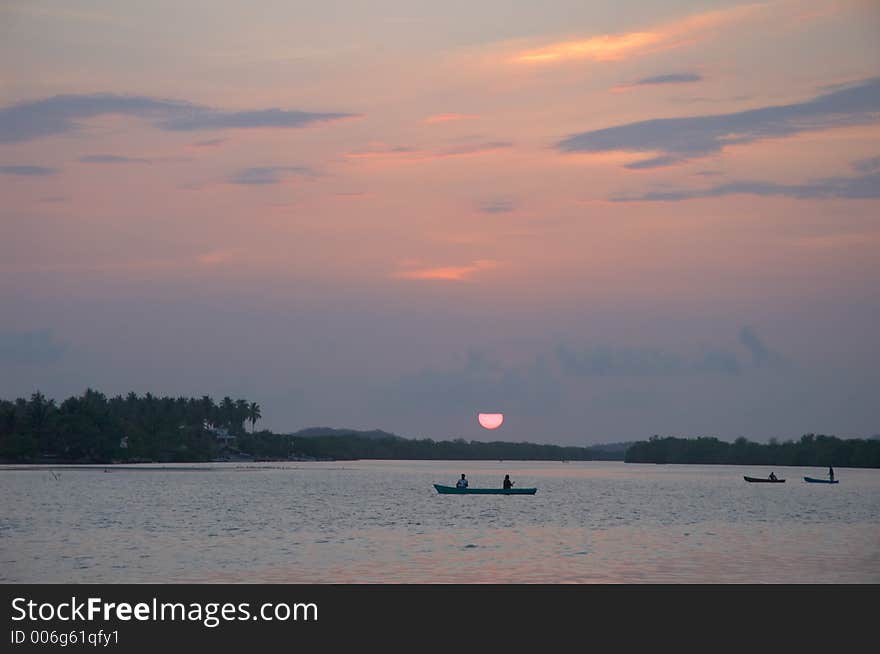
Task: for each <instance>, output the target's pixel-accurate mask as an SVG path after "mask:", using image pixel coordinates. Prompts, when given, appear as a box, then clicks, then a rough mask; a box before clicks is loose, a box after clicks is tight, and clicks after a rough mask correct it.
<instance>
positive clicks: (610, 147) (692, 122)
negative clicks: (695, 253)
mask: <svg viewBox="0 0 880 654" xmlns="http://www.w3.org/2000/svg"><path fill="white" fill-rule="evenodd" d="M878 112H880V77H875V78H872V79H869V80H865V81H863V82H861V83H859V84H856V85H854V86H849V87H847V88H843V89H838V90H835V91H832V92H830V93H826V94H824V95H820V96H817V97H815V98H813V99H811V100H806V101H804V102H796V103H792V104H787V105H777V106H770V107H762V108H759V109H751V110H748V111H738V112H734V113H729V114H717V115H704V116H688V117H684V118H659V119H653V120H644V121H639V122H635V123H627V124H624V125H618V126H616V127H607V128H604V129H598V130H592V131H589V132H581V133H578V134H573V135H571V136H569V137H567V138H565V139H563V140H561V141H559V142H558V143H556V148H557V149H558V150H560V151H561V152H651V153H660V155H659V156H658V157H655V159H654V160H653V161H655V162H656V161H657V160H658V159H662V158H663V157H668V158H669V162H670V163H671V162H673V161H680V160H686V159H690V158H694V157H700V156H705V155H708V154H712V153H715V152H720V151H721V150H723V149H724V148H725V147H726V146H728V145H733V144H742V143H751V142H754V141H760V140H763V139H768V138H778V137H783V136H791V135H794V134H798V133H801V132H807V131H817V130H822V129H828V128H832V127H839V126H845V125H857V124H867V123H875V122H877V121H878Z"/></svg>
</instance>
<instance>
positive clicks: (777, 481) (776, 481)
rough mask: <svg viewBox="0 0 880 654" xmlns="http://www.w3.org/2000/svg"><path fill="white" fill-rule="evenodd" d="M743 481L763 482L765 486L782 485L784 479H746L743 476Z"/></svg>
mask: <svg viewBox="0 0 880 654" xmlns="http://www.w3.org/2000/svg"><path fill="white" fill-rule="evenodd" d="M743 479H745V480H746V481H757V482H764V483H767V484H784V483H785V480H784V479H770V478H769V477H746V476H745V475H743Z"/></svg>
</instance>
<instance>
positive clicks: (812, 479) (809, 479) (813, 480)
mask: <svg viewBox="0 0 880 654" xmlns="http://www.w3.org/2000/svg"><path fill="white" fill-rule="evenodd" d="M804 481H806V482H809V483H811V484H836V483H838V480H837V479H835V480H834V481H831V480H830V479H816V478H815V477H804Z"/></svg>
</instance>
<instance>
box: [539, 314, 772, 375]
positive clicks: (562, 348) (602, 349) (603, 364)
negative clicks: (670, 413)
mask: <svg viewBox="0 0 880 654" xmlns="http://www.w3.org/2000/svg"><path fill="white" fill-rule="evenodd" d="M738 343H739V345H741V346H743V347H744V348H745V349H746V350H747V351H748V352H749V354H750V356H751V359H752V365H753V367H755V368H759V367H784V366H785V365H786V363H787V362H786V359H785V358H784V357H783V356H782V355H780V354H778V353H777V352H774V351H772V350H771V349H770V348H768V347H767V345H765V344H764V341H763V340H762V339H761V338H759V337H758V334H757V333H756V331H755V330H754V329H753V328H752V327H749V326H745V327H743V328H742V329H740V332H739V338H738ZM555 354H556V359H557V361H558V362H559V364H560V367H561V369H562V371H563V372H564V373H565V374H568V375H572V376H577V377H654V376H668V375H672V376H674V375H695V374H716V375H738V374H740V373H741V372H742V371H743V370H744V369H745V368H747V367H748V366H746V365H744V364H742V363H740V360H739V357H738V356H737V353H736V352H734V351H732V350H730V349H727V348H725V347H714V348H710V349H706V350H704V351H703V352H702V353H701V354H698V355H691V356H686V355H682V354H679V353H676V352H669V351H666V350H661V349H657V348H651V347H645V348H628V347H610V346H606V345H600V346H594V347H590V348H586V349H580V350H578V349H573V348H571V347H569V346H567V345H564V344H561V345H558V346H557V347H556V351H555Z"/></svg>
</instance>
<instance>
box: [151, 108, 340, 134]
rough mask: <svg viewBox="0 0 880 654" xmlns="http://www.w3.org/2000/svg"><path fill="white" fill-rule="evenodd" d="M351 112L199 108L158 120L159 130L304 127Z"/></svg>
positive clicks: (335, 118)
mask: <svg viewBox="0 0 880 654" xmlns="http://www.w3.org/2000/svg"><path fill="white" fill-rule="evenodd" d="M353 116H354V114H343V113H313V112H307V111H288V110H285V109H259V110H255V111H214V110H201V111H198V112H193V113H189V114H188V115H181V116H175V117H174V118H170V119H168V120H164V121H161V122H159V123H158V126H159V127H161V128H162V129H166V130H171V131H178V132H189V131H193V130H199V129H248V128H259V127H270V128H271V127H275V128H290V127H305V126H306V125H310V124H312V123H321V122H328V121H334V120H341V119H342V118H351V117H353Z"/></svg>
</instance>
